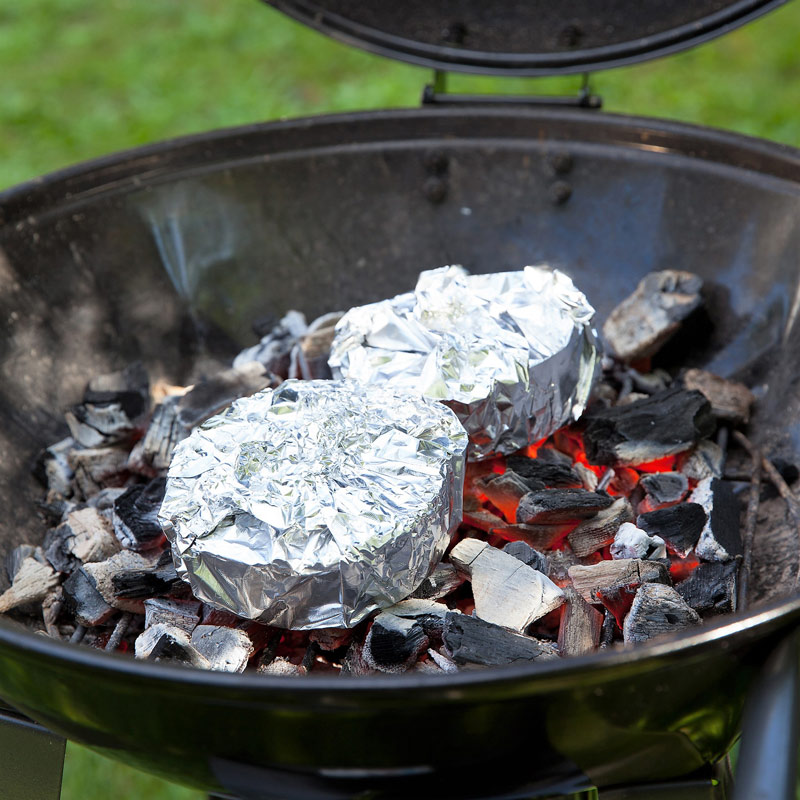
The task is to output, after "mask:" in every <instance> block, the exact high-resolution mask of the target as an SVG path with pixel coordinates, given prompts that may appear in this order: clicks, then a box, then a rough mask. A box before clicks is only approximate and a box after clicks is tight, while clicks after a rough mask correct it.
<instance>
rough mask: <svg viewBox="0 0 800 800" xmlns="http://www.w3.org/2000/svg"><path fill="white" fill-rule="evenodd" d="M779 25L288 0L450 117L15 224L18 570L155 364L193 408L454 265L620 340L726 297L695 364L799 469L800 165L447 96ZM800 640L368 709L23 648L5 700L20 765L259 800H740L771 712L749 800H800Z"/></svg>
mask: <svg viewBox="0 0 800 800" xmlns="http://www.w3.org/2000/svg"><path fill="white" fill-rule="evenodd" d="M778 4H779V3H778V2H741V0H739V2H720V1H717V2H710V0H709V2H697V3H693V4H691V8H682V9H681V10H680V12H674V13H673V11H672V10H670V11H667V10H666V9H665V8H664V4H663V3H658V2H655V1H653V2H642V1H641V0H640V1H639V2H636V3H627V2H624V3H623V2H616V3H607V4H602V5H603V9H600V6H599V5H598V4H597V3H596V2H595V3H587V2H574V3H569V4H564V3H561V4H559V15H560V16H559V18H558V19H555V18H553V17H552V16H551V11H550V8H551V4H547V3H543V2H530V3H516V2H502V3H500V2H498V3H494V4H492V12H491V14H489V13H488V12H487V11H486V8H485V7H486V4H485V3H480V2H472V1H471V2H459V3H456V2H442V3H439V4H436V8H435V9H431V8H430V6H431V5H432V4H428V3H422V2H419V3H417V2H414V3H406V4H396V5H397V9H396V10H395V11H391V10H390V9H389V7H388V6H389V4H378V3H375V4H371V5H369V6H368V7H367V8H364V7H365V6H367V5H368V4H363V3H356V2H348V1H346V0H327V2H306V1H305V0H297V1H296V2H290V0H275V2H274V3H273V5H275V6H277V7H279V8H281V9H282V10H284V11H287V12H288V13H290V14H293V15H294V16H296V17H299V18H301V19H303V20H304V21H306V22H309V23H311V24H313V25H315V26H317V27H319V28H321V29H323V30H325V31H326V32H328V33H331V34H333V35H335V36H338V37H340V38H343V39H345V40H347V41H354V40H355V41H356V42H357V43H359V44H361V45H363V46H365V47H368V48H369V49H372V50H375V51H377V52H382V53H387V52H389V53H390V54H393V55H395V56H397V57H400V58H404V59H406V60H410V61H413V62H416V63H423V64H427V65H430V66H433V67H434V68H435V69H436V70H438V71H439V73H438V76H437V80H436V81H435V82H434V84H433V85H432V86H431V87H430V88H429V90H428V91H427V100H428V103H427V104H426V105H424V107H422V108H419V109H411V110H400V111H380V112H369V113H359V114H349V115H338V116H326V117H318V118H311V119H298V120H292V121H288V122H277V123H270V124H264V125H252V126H246V127H240V128H234V129H230V130H224V131H220V132H213V133H208V134H203V135H200V136H193V137H188V138H183V139H178V140H174V141H170V142H165V143H160V144H156V145H152V146H148V147H144V148H140V149H137V150H134V151H130V152H126V153H121V154H118V155H113V156H110V157H107V158H103V159H99V160H96V161H93V162H90V163H88V164H84V165H80V166H77V167H74V168H71V169H67V170H64V171H62V172H59V173H56V174H54V175H50V176H48V177H45V178H42V179H39V180H35V181H33V182H30V183H27V184H24V185H21V186H19V187H16V188H14V189H11V190H9V191H6V192H4V193H3V194H1V195H0V308H2V314H0V327H2V337H0V342H2V347H1V348H0V353H1V354H0V363H2V374H3V381H2V382H1V383H0V411H1V412H2V418H3V419H4V421H5V424H4V425H3V426H2V430H0V474H2V478H3V480H2V481H0V497H2V505H3V509H4V517H5V519H6V520H7V522H8V525H7V527H6V528H5V529H3V530H2V532H0V554H4V553H5V552H7V551H8V550H10V549H11V548H12V547H13V546H14V545H16V544H17V543H19V542H21V541H26V540H35V539H36V538H37V537H38V536H40V535H41V531H40V528H39V521H38V520H37V518H36V515H35V513H33V511H32V509H33V508H34V506H35V501H36V500H37V499H38V496H39V492H40V489H39V487H38V486H37V485H36V483H35V482H34V481H33V479H32V478H31V475H30V467H31V462H32V461H33V459H34V457H35V455H36V453H37V452H38V451H39V449H40V448H41V447H43V446H44V445H45V444H48V443H50V442H52V441H54V440H56V439H57V438H59V437H60V436H61V435H63V423H62V417H61V413H60V412H61V410H62V409H63V408H64V407H65V406H66V405H67V404H68V403H70V402H74V401H76V400H77V399H78V398H79V396H80V394H81V391H82V389H83V385H84V382H85V380H86V378H87V376H91V375H93V374H97V373H102V372H106V371H110V370H112V369H117V368H120V367H121V366H124V365H125V364H127V363H128V362H129V361H131V360H133V359H136V358H139V359H142V360H143V361H144V362H145V364H146V365H147V366H148V367H149V368H150V370H151V371H152V372H153V373H156V374H158V373H160V374H163V375H165V376H169V377H170V378H171V379H172V380H173V381H175V382H178V381H182V380H187V379H188V378H189V377H190V375H191V373H192V372H193V371H194V370H195V369H196V368H197V367H198V365H201V364H208V363H209V361H213V360H214V359H218V358H230V356H232V355H233V354H234V353H235V352H236V351H237V350H238V349H239V347H240V346H242V345H244V344H247V343H249V342H250V338H249V325H250V323H251V321H252V320H253V319H255V318H258V317H260V316H263V315H265V314H276V315H279V314H280V313H282V312H283V311H284V310H285V309H287V308H290V307H299V308H300V309H301V310H303V311H304V312H306V313H307V314H308V315H310V316H312V317H313V316H315V315H317V314H320V313H323V312H326V311H329V310H332V309H334V308H346V307H349V306H352V305H354V304H361V303H365V302H370V301H373V300H376V299H379V298H381V297H385V296H390V295H392V294H395V293H398V292H401V291H404V290H406V289H407V288H408V287H409V286H411V285H413V282H414V278H415V277H416V275H417V273H418V272H419V270H420V269H422V268H426V267H430V266H434V265H439V264H447V263H453V262H459V263H462V264H463V265H464V266H465V267H466V268H467V269H469V270H470V271H472V272H486V271H497V270H502V269H513V268H518V267H519V266H520V265H522V264H526V263H532V262H533V263H535V262H537V261H544V262H548V263H550V264H552V265H554V266H556V267H559V268H561V269H563V270H564V271H566V272H568V273H569V274H570V275H571V276H573V277H574V279H575V280H576V282H577V284H578V285H579V286H580V287H581V288H582V290H583V291H584V292H585V293H586V294H587V295H588V296H589V297H590V298H591V300H592V302H593V303H594V304H595V305H596V307H597V309H598V314H599V318H600V319H601V320H602V319H603V318H604V317H605V316H606V314H607V313H608V312H609V311H610V309H611V308H612V307H613V305H614V304H615V303H616V302H618V301H619V299H620V298H621V297H623V296H625V295H626V294H627V293H628V292H629V290H630V288H631V287H632V286H633V285H634V284H635V282H636V281H637V280H638V279H639V278H641V277H642V276H643V275H644V274H646V273H647V272H649V271H651V270H654V269H664V268H676V267H677V268H681V269H687V270H690V271H692V272H696V273H698V274H699V275H701V276H702V277H703V279H704V280H705V281H706V282H707V283H708V284H709V285H710V286H711V287H712V289H713V291H712V293H711V304H712V316H713V317H714V318H716V319H717V320H719V322H718V324H717V326H716V327H715V329H714V331H713V333H712V335H711V337H710V338H709V340H708V342H707V344H705V345H704V346H703V347H702V348H698V349H697V350H696V351H695V352H694V356H693V359H694V362H695V363H696V364H697V365H702V366H706V367H708V368H710V369H712V370H714V371H716V372H718V373H720V374H722V375H724V376H736V377H738V378H740V379H745V380H746V381H747V382H749V383H750V384H751V385H764V386H766V387H767V391H766V393H765V396H764V398H763V399H762V401H761V402H760V403H759V410H758V414H757V417H756V419H755V420H754V422H753V424H752V428H751V429H752V432H753V437H754V438H755V439H756V441H758V442H759V443H760V444H762V445H764V446H765V447H767V448H770V449H771V451H772V452H774V453H782V454H784V455H787V456H788V457H790V458H792V459H794V460H796V459H797V458H798V457H800V390H799V389H798V386H797V375H798V374H800V373H798V367H800V363H798V362H799V361H800V356H798V353H797V348H796V346H795V342H796V337H797V311H798V306H799V305H800V301H799V300H798V298H799V297H800V284H799V283H798V278H799V275H798V261H797V254H798V252H800V226H798V225H797V220H798V219H800V153H798V151H797V150H794V149H792V148H789V147H785V146H781V145H777V144H773V143H769V142H764V141H760V140H754V139H749V138H746V137H743V136H738V135H734V134H730V133H726V132H721V131H716V130H709V129H705V128H698V127H691V126H688V125H682V124H677V123H668V122H662V121H656V120H653V119H642V118H635V117H627V116H614V115H608V114H604V113H600V112H599V111H597V110H596V106H597V105H598V102H597V99H596V98H593V96H592V95H591V94H590V93H589V92H588V91H584V92H583V93H582V94H581V95H580V96H578V97H576V98H569V99H567V98H550V99H547V100H541V99H536V98H515V99H513V100H512V101H508V100H507V99H504V98H497V97H490V98H474V97H473V98H465V97H453V96H451V95H447V94H443V89H444V81H443V71H446V70H449V69H464V70H467V71H473V72H486V73H494V74H526V75H538V74H545V73H547V74H551V73H554V72H563V73H566V72H578V71H586V70H590V69H596V68H601V67H608V66H612V65H618V64H622V63H628V62H630V61H634V60H639V59H642V58H646V57H650V56H651V55H653V54H663V53H667V52H670V51H673V50H676V49H679V48H682V47H687V46H690V45H691V44H694V43H697V42H698V41H703V40H704V39H706V38H709V37H711V36H715V35H718V34H719V33H722V32H724V31H726V30H728V29H729V28H731V27H734V26H735V25H738V24H741V23H743V22H746V21H747V20H749V19H751V18H753V17H755V16H757V15H758V14H761V13H763V12H765V11H767V10H769V9H771V8H773V7H775V6H777V5H778ZM684 5H686V6H688V5H689V4H681V6H684ZM401 8H402V9H403V13H400V12H399V10H400V9H401ZM670 8H673V5H672V4H670ZM603 13H605V14H606V17H604V16H603ZM675 14H677V16H675ZM470 15H471V16H470ZM609 19H610V20H611V21H610V22H609V21H608V20H609ZM532 20H534V21H535V24H533V23H532ZM505 23H507V24H505ZM601 23H602V24H601ZM608 29H613V31H611V32H609V30H608ZM604 30H605V34H604V33H603V31H604ZM521 31H524V32H525V34H526V36H525V37H523V36H522V35H521V33H520V32H521ZM528 34H529V37H528ZM609 36H610V37H611V41H609V38H608V37H609ZM603 37H605V38H603ZM506 40H508V41H510V45H509V46H506V47H503V46H501V44H499V43H500V42H502V41H506ZM568 106H575V107H568ZM798 621H800V598H798V597H791V598H787V599H784V600H780V601H777V602H774V603H772V604H771V605H768V606H763V607H760V608H758V609H755V610H753V611H752V612H751V613H748V614H747V615H739V616H734V617H730V618H726V619H724V620H722V621H720V622H719V623H717V624H712V625H706V626H704V627H703V628H702V629H700V630H699V631H696V632H692V633H689V634H685V635H683V636H680V637H678V638H676V639H674V640H670V641H669V642H665V643H657V644H654V645H651V646H647V647H640V648H637V649H634V650H631V651H624V652H614V653H604V654H597V655H590V656H584V657H579V658H574V659H570V660H569V661H565V662H562V663H558V664H555V665H553V664H552V663H545V664H541V665H531V666H525V667H507V668H495V669H492V670H489V671H485V672H484V671H481V672H465V673H461V674H457V675H452V676H451V675H447V676H443V677H438V676H434V677H430V676H421V675H418V674H408V675H402V676H389V677H371V678H369V679H352V680H347V681H345V680H341V679H338V678H337V679H333V678H331V677H326V676H324V675H323V676H315V675H313V674H312V675H310V676H308V678H306V679H304V680H293V681H287V680H286V679H281V678H277V677H276V678H270V677H261V676H258V677H248V676H241V675H228V674H217V673H212V674H209V673H205V672H200V671H192V670H184V669H180V668H172V667H169V666H166V665H159V664H151V663H137V662H134V661H133V660H131V659H129V658H125V657H120V656H114V655H109V654H104V653H102V652H95V651H93V650H90V649H88V648H79V647H75V646H69V645H67V644H64V643H60V642H56V641H51V640H47V639H45V638H42V637H38V636H34V635H31V634H29V633H27V632H23V631H20V630H18V629H15V628H13V627H10V626H9V625H7V624H5V623H2V624H0V697H2V698H3V699H4V701H5V702H6V703H7V704H8V705H9V706H10V707H13V709H15V711H14V712H12V711H10V710H9V711H8V712H3V713H4V715H5V716H4V719H5V721H6V722H9V721H10V720H16V721H18V722H19V721H20V717H19V715H20V714H22V715H26V717H27V718H29V720H35V723H33V722H30V721H25V720H22V722H21V724H23V725H25V726H26V727H25V732H26V736H22V735H21V734H20V736H7V737H6V738H5V740H6V741H8V742H15V743H16V744H17V745H19V743H20V742H23V741H26V742H32V743H33V744H31V746H30V748H28V749H27V750H26V752H29V753H30V752H34V751H35V752H37V753H40V754H47V753H49V754H51V755H52V754H55V755H56V756H57V755H58V753H59V743H58V738H57V737H58V736H65V737H69V738H72V739H74V740H76V741H79V742H82V743H84V744H86V745H88V746H90V747H92V748H94V749H95V750H97V751H99V752H102V753H104V754H106V755H109V756H111V757H113V758H117V759H119V760H121V761H125V762H127V763H129V764H132V765H134V766H137V767H141V768H143V769H147V770H150V771H152V772H155V773H159V774H162V775H164V776H167V777H169V778H172V779H174V780H178V781H181V782H184V783H186V784H189V785H194V786H197V787H200V788H202V789H205V790H207V791H211V792H217V793H221V794H226V795H228V796H236V797H241V798H254V799H255V798H260V799H261V800H267V798H269V799H275V800H277V798H304V799H305V800H309V799H312V798H313V799H315V800H316V799H318V800H327V798H354V797H371V798H381V799H382V800H389V799H390V798H407V797H411V796H418V797H434V796H435V797H441V798H461V799H463V800H468V799H469V798H475V799H477V798H490V797H491V798H522V797H544V796H552V795H554V794H557V793H566V792H572V791H581V790H584V789H586V788H587V787H589V786H591V785H596V786H599V787H601V789H602V790H603V794H602V795H601V796H603V797H609V798H612V797H613V798H622V797H636V796H642V797H656V796H658V797H672V796H679V797H682V798H689V797H704V798H711V797H716V798H719V797H723V796H725V789H726V786H727V777H726V771H725V768H724V766H720V763H721V759H723V757H724V754H725V753H726V752H727V751H728V749H729V747H730V746H731V744H732V742H733V741H734V740H735V738H736V737H737V735H738V732H739V730H740V725H741V721H742V714H743V708H744V706H745V699H746V697H747V695H748V692H749V693H750V696H751V697H755V698H756V699H755V700H753V701H752V703H751V708H752V710H751V712H748V713H749V715H750V716H749V722H748V726H749V730H752V731H753V734H752V738H751V744H748V741H747V736H746V741H745V745H744V747H743V754H742V762H743V766H744V768H745V769H744V771H743V772H742V777H740V780H739V789H738V791H739V792H740V796H741V797H754V796H756V794H755V791H756V788H755V787H757V786H758V782H759V781H763V780H766V781H767V785H768V788H769V791H770V792H771V794H768V795H767V794H765V795H763V796H764V797H767V796H770V797H784V796H793V792H794V789H793V775H792V770H793V755H794V754H793V752H792V751H793V750H795V751H796V742H797V738H796V721H795V720H796V717H797V714H796V713H794V709H795V703H796V690H795V688H794V675H795V673H796V672H797V663H796V644H795V641H794V630H795V628H796V625H797V623H798ZM759 676H761V677H760V678H759ZM764 676H767V677H766V678H765V677H764ZM37 723H38V725H40V726H44V728H42V727H37ZM45 729H46V730H49V731H52V732H54V735H52V736H51V735H49V734H47V732H46V730H45ZM769 736H772V737H776V736H777V737H778V738H777V740H776V739H775V738H769ZM26 737H27V738H26ZM775 741H777V742H778V745H775V746H772V745H771V744H770V743H772V742H775ZM759 743H761V746H762V751H759ZM763 748H766V750H764V749H763ZM3 752H4V753H5V755H4V756H3V759H4V760H6V758H7V757H8V756H9V754H10V753H11V752H12V750H11V745H10V744H9V745H8V749H5V750H4V751H3ZM62 752H63V749H62ZM764 752H767V753H768V754H769V760H767V759H764V758H761V757H760V756H761V755H763V753H764ZM40 758H41V759H44V758H45V756H44V755H40ZM475 765H480V768H479V769H475ZM714 765H716V766H714ZM31 769H38V770H40V772H41V774H42V775H44V774H45V772H46V770H45V768H44V766H43V762H42V763H40V765H39V766H38V767H36V766H34V767H32V768H31ZM6 774H10V772H9V771H8V770H6ZM6 779H8V778H6ZM0 783H2V779H0ZM45 783H47V781H45V780H44V779H43V780H42V781H39V785H38V789H32V790H28V791H31V792H35V791H40V792H41V795H40V796H41V797H48V796H54V795H53V794H52V792H54V791H57V789H55V788H53V787H54V786H56V784H57V781H55V779H54V781H51V785H50V792H51V794H50V795H48V794H47V791H48V788H47V787H45V785H44V784H45ZM625 787H627V788H625ZM636 792H638V793H639V794H637V793H636ZM659 792H661V793H660V794H659ZM670 792H672V794H670ZM31 796H35V795H31ZM759 796H762V795H759Z"/></svg>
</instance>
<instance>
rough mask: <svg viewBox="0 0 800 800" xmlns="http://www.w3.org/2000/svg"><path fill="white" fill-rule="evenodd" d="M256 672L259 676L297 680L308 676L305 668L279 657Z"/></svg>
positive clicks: (260, 666) (261, 666)
mask: <svg viewBox="0 0 800 800" xmlns="http://www.w3.org/2000/svg"><path fill="white" fill-rule="evenodd" d="M256 672H257V673H258V674H259V675H282V676H284V677H289V678H297V677H299V676H301V675H305V674H306V671H305V670H304V669H303V667H301V666H300V665H299V664H293V663H292V662H291V661H289V659H288V658H284V657H283V656H278V657H277V658H274V659H273V660H272V661H270V662H269V663H267V664H260V665H259V667H258V669H257V670H256Z"/></svg>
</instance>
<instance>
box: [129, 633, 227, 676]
mask: <svg viewBox="0 0 800 800" xmlns="http://www.w3.org/2000/svg"><path fill="white" fill-rule="evenodd" d="M134 651H135V653H136V658H149V659H151V660H153V661H168V662H176V663H179V664H186V665H190V666H193V667H200V668H201V669H211V664H210V662H209V661H208V659H207V658H205V656H203V655H202V654H201V653H199V652H198V651H197V649H196V648H195V647H194V646H193V645H192V643H191V640H190V639H189V634H188V633H186V631H184V630H181V628H176V627H174V626H172V625H166V624H163V623H162V624H159V625H153V627H152V628H147V629H146V630H145V631H144V632H143V633H141V634H140V635H139V636H138V637H137V639H136V642H135V643H134Z"/></svg>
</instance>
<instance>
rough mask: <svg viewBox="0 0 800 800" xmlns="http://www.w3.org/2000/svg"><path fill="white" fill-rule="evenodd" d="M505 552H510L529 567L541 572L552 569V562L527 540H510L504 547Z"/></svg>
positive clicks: (544, 572)
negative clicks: (527, 542) (526, 541)
mask: <svg viewBox="0 0 800 800" xmlns="http://www.w3.org/2000/svg"><path fill="white" fill-rule="evenodd" d="M503 552H504V553H508V554H509V555H510V556H514V558H516V559H518V560H519V561H521V562H522V563H523V564H527V565H528V566H529V567H531V568H533V569H535V570H536V571H537V572H541V573H543V574H544V575H547V573H548V572H549V571H550V562H549V561H548V558H547V556H546V555H545V554H544V553H540V552H539V551H538V550H534V549H533V548H532V547H531V546H530V545H529V544H526V543H525V542H509V543H508V544H507V545H506V546H505V547H503Z"/></svg>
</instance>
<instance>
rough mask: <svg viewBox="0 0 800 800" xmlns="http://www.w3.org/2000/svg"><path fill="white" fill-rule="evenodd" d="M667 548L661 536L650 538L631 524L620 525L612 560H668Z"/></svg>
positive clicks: (612, 549)
mask: <svg viewBox="0 0 800 800" xmlns="http://www.w3.org/2000/svg"><path fill="white" fill-rule="evenodd" d="M666 556H667V548H666V545H665V544H664V540H663V539H662V538H661V537H660V536H648V535H647V533H646V532H645V531H643V530H642V529H641V528H637V527H636V526H635V525H632V524H631V523H630V522H626V523H625V524H624V525H620V528H619V530H618V531H617V535H616V536H615V537H614V542H613V544H612V545H611V558H616V559H619V558H641V559H653V560H655V559H659V558H666Z"/></svg>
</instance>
